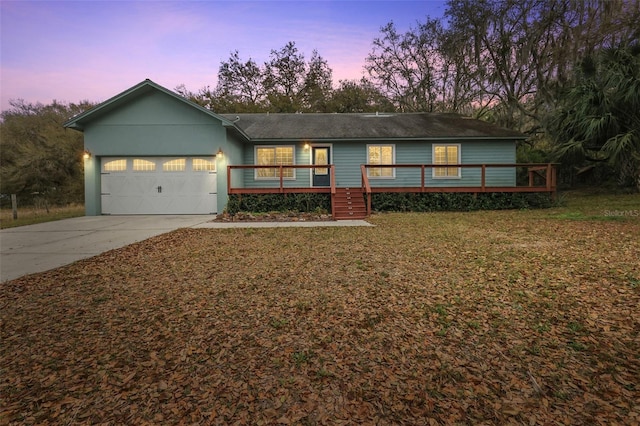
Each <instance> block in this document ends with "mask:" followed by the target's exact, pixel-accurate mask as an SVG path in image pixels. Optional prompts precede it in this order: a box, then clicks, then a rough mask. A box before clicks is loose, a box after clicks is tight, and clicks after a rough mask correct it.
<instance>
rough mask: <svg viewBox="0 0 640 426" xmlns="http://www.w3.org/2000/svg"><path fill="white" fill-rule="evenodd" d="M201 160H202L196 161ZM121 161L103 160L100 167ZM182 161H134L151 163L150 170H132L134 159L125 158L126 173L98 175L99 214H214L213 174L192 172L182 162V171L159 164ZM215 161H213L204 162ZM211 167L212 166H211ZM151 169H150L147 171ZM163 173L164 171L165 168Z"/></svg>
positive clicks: (215, 182) (215, 199) (145, 159)
mask: <svg viewBox="0 0 640 426" xmlns="http://www.w3.org/2000/svg"><path fill="white" fill-rule="evenodd" d="M198 158H202V157H198ZM123 159H124V157H123V158H120V159H118V158H111V157H110V158H103V159H102V165H103V168H104V165H105V164H108V163H109V164H115V163H114V160H120V161H121V162H120V163H118V164H122V160H123ZM176 159H178V160H180V159H184V157H179V158H174V157H157V158H144V159H142V160H140V159H135V161H137V163H136V164H138V165H139V164H141V163H142V162H144V163H145V164H147V166H148V165H149V163H154V164H155V168H154V169H153V170H137V171H133V170H132V164H133V163H134V159H132V158H127V159H126V160H127V161H126V163H127V168H126V170H118V171H112V172H103V173H102V174H101V177H102V182H101V190H102V213H103V214H212V213H216V212H217V194H216V192H217V191H216V184H217V177H216V173H215V172H212V171H193V170H192V169H191V167H189V166H190V164H191V159H190V158H187V159H186V164H187V167H186V168H185V171H173V170H163V164H167V163H168V162H170V161H172V160H176ZM208 160H209V161H215V158H213V157H210V158H208ZM214 164H215V163H214ZM148 168H152V167H148ZM165 169H167V167H165Z"/></svg>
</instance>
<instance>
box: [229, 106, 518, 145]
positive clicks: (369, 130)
mask: <svg viewBox="0 0 640 426" xmlns="http://www.w3.org/2000/svg"><path fill="white" fill-rule="evenodd" d="M221 115H222V116H223V117H225V118H227V119H228V120H229V121H233V122H234V125H235V126H236V127H237V128H238V129H240V130H241V131H242V132H243V133H244V134H245V135H246V136H247V137H249V138H250V139H251V140H254V141H259V140H264V141H275V140H304V139H309V140H338V139H352V140H353V139H387V140H388V139H524V138H526V136H525V135H523V134H522V133H519V132H516V131H513V130H508V129H503V128H500V127H496V126H494V125H492V124H490V123H487V122H485V121H481V120H476V119H471V118H466V117H463V116H460V115H457V114H445V113H388V114H375V113H368V114H221Z"/></svg>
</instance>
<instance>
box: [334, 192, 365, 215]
mask: <svg viewBox="0 0 640 426" xmlns="http://www.w3.org/2000/svg"><path fill="white" fill-rule="evenodd" d="M332 202H333V203H334V204H333V207H334V219H335V220H347V219H364V218H366V217H367V206H366V204H365V202H364V194H363V192H362V190H361V189H359V188H358V189H355V188H336V193H335V195H334V196H333V197H332Z"/></svg>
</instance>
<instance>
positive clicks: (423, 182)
mask: <svg viewBox="0 0 640 426" xmlns="http://www.w3.org/2000/svg"><path fill="white" fill-rule="evenodd" d="M556 166H557V164H555V163H508V164H507V163H505V164H447V165H441V164H389V165H387V164H384V165H380V164H362V165H361V166H360V172H361V175H362V192H363V193H364V194H365V195H366V196H367V213H368V214H370V213H371V194H373V193H383V192H414V193H415V192H469V193H483V192H548V193H550V194H551V195H552V196H555V193H556V179H557V178H556ZM371 168H375V169H380V168H383V169H393V170H394V173H395V170H397V169H418V170H419V172H420V185H419V186H406V185H404V186H395V187H392V186H389V180H388V179H384V180H381V181H380V182H384V185H382V184H378V185H376V184H375V181H376V180H375V179H370V178H369V174H368V173H367V170H368V169H371ZM449 168H459V169H480V179H479V183H478V184H476V185H471V186H462V185H458V186H444V185H443V182H445V181H446V180H445V179H442V180H441V179H427V176H428V174H427V173H428V172H431V170H436V169H449ZM505 168H506V169H513V170H514V171H516V172H517V170H518V169H521V170H526V172H527V175H526V179H527V180H528V182H527V184H524V185H523V184H521V185H515V186H514V185H511V186H495V185H488V184H487V170H488V169H505ZM260 169H271V170H274V176H273V177H272V178H268V179H264V180H263V179H261V180H260V181H261V182H263V184H264V185H262V186H261V187H250V188H247V187H244V186H242V187H234V186H233V184H232V183H233V179H232V171H233V170H260ZM292 169H303V170H305V169H306V170H309V171H311V170H313V169H329V176H330V179H331V183H330V186H326V187H322V186H320V187H319V186H315V187H314V186H311V185H309V184H308V182H309V181H307V180H306V179H305V180H304V182H306V183H307V186H304V187H301V186H296V185H299V183H298V182H299V180H298V179H297V178H296V179H292V178H288V177H287V176H286V173H285V170H292ZM310 175H311V173H310ZM516 176H517V173H516ZM309 179H312V176H310V177H309ZM516 179H517V177H516ZM241 180H242V182H244V181H245V177H244V176H243V177H242V179H241ZM434 180H436V181H438V183H439V185H438V186H434V185H429V183H432V182H433V181H434ZM476 181H477V178H476ZM536 181H537V182H536ZM459 182H460V183H463V182H464V180H459ZM540 182H542V183H540ZM227 193H228V194H289V193H330V194H331V196H332V198H333V196H334V195H335V193H336V176H335V165H333V164H296V165H277V166H274V165H264V166H262V165H254V164H243V165H229V166H227ZM333 204H334V203H333V202H332V203H331V209H332V212H331V213H332V214H334V211H333V209H334V206H333Z"/></svg>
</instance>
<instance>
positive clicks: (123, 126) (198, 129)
mask: <svg viewBox="0 0 640 426" xmlns="http://www.w3.org/2000/svg"><path fill="white" fill-rule="evenodd" d="M226 140H227V139H226V132H225V129H224V128H223V126H222V124H221V123H220V122H219V121H217V120H215V119H213V118H212V117H211V116H208V115H207V114H205V113H204V112H202V111H199V110H197V109H195V108H193V107H190V106H189V105H187V104H185V103H183V102H180V101H179V100H177V99H174V98H172V97H171V96H169V95H166V94H164V93H162V92H157V91H154V92H149V93H145V94H143V95H141V96H140V97H138V98H136V99H135V100H134V101H133V102H130V103H128V104H125V105H123V106H121V107H120V108H118V109H116V110H114V111H113V112H111V113H109V114H107V115H106V116H104V117H100V118H98V119H96V120H95V121H93V122H91V123H89V124H88V125H87V126H86V128H85V147H86V148H87V149H88V150H89V151H91V152H92V153H93V154H94V155H96V156H131V155H146V156H165V155H167V156H173V155H179V156H189V155H214V154H215V153H216V151H217V150H218V148H219V147H222V148H223V150H224V149H225V147H226Z"/></svg>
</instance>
